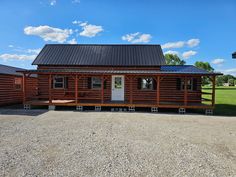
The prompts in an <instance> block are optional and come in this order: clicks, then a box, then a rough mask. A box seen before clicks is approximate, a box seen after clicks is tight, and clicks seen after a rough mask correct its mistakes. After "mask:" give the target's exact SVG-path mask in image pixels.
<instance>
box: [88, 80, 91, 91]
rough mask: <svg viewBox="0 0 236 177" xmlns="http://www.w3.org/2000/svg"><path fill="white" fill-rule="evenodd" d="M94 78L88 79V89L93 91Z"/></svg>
mask: <svg viewBox="0 0 236 177" xmlns="http://www.w3.org/2000/svg"><path fill="white" fill-rule="evenodd" d="M91 84H92V78H91V77H88V89H91Z"/></svg>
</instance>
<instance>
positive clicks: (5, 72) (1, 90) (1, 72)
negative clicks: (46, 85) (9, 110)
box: [0, 64, 38, 106]
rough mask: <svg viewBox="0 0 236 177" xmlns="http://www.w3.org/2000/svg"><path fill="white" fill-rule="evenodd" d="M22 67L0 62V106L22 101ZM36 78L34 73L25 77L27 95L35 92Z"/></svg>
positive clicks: (32, 94)
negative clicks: (27, 88) (27, 89)
mask: <svg viewBox="0 0 236 177" xmlns="http://www.w3.org/2000/svg"><path fill="white" fill-rule="evenodd" d="M17 71H24V69H22V68H16V67H12V66H6V65H1V64H0V106H6V105H11V104H18V103H22V101H23V74H22V73H19V72H17ZM37 81H38V80H37V78H36V76H35V75H31V77H28V78H27V83H28V87H29V88H30V89H29V91H28V93H27V96H34V95H35V94H36V92H37V90H36V89H37Z"/></svg>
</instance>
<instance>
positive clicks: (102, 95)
mask: <svg viewBox="0 0 236 177" xmlns="http://www.w3.org/2000/svg"><path fill="white" fill-rule="evenodd" d="M101 103H104V76H102V89H101Z"/></svg>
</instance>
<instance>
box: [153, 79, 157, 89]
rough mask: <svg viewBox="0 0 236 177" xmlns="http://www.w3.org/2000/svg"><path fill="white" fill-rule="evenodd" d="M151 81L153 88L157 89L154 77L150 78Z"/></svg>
mask: <svg viewBox="0 0 236 177" xmlns="http://www.w3.org/2000/svg"><path fill="white" fill-rule="evenodd" d="M152 83H153V90H156V89H157V81H156V79H154V78H153V79H152Z"/></svg>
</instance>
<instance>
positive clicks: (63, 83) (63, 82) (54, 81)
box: [53, 76, 65, 89]
mask: <svg viewBox="0 0 236 177" xmlns="http://www.w3.org/2000/svg"><path fill="white" fill-rule="evenodd" d="M55 78H62V80H63V81H62V85H63V86H62V87H60V88H58V87H55V84H56V80H55ZM57 83H61V82H57ZM53 89H65V77H64V76H54V77H53Z"/></svg>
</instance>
